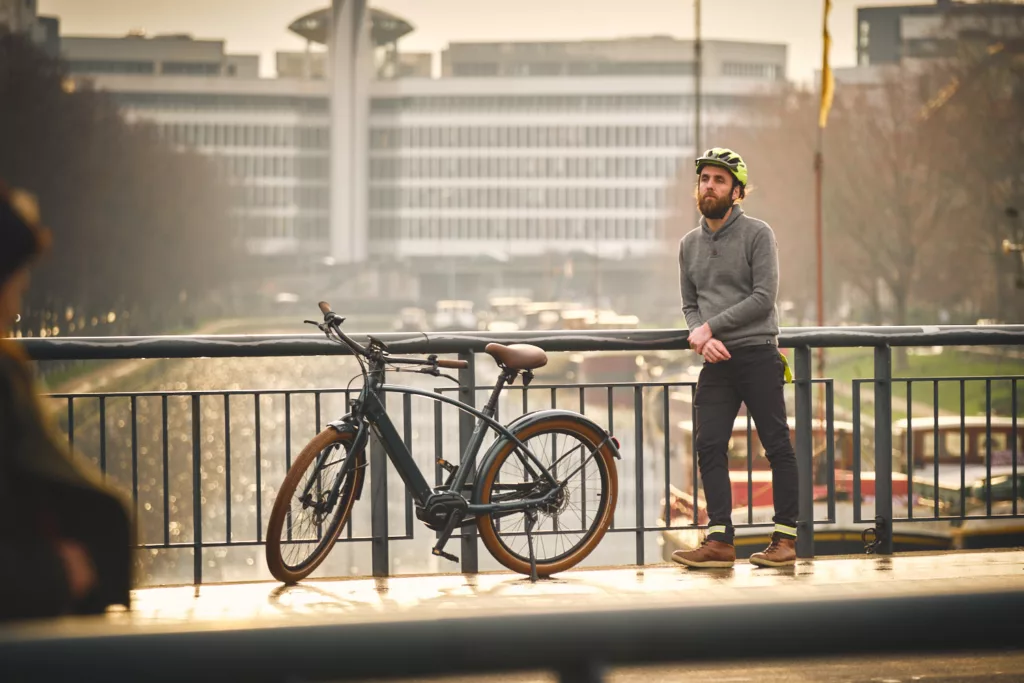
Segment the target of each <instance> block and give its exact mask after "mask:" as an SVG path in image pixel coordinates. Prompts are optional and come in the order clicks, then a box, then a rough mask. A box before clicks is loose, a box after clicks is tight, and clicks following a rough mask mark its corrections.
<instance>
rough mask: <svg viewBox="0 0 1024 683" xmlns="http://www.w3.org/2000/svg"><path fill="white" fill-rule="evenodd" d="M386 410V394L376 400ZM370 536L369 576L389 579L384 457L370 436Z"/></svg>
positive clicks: (374, 439)
mask: <svg viewBox="0 0 1024 683" xmlns="http://www.w3.org/2000/svg"><path fill="white" fill-rule="evenodd" d="M377 398H378V399H379V400H380V403H381V405H382V406H383V407H384V409H385V410H387V394H385V393H384V392H383V391H382V392H380V393H379V394H378V396H377ZM370 535H371V536H372V537H373V541H372V543H371V548H372V553H373V558H372V565H373V575H374V576H390V574H391V557H390V553H389V550H390V549H389V547H388V543H389V541H388V457H387V454H386V453H385V451H384V444H382V443H381V442H380V439H378V438H377V436H376V435H375V434H373V432H372V431H371V432H370Z"/></svg>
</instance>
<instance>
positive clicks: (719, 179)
mask: <svg viewBox="0 0 1024 683" xmlns="http://www.w3.org/2000/svg"><path fill="white" fill-rule="evenodd" d="M739 194H740V191H739V187H736V188H733V177H732V174H731V173H729V171H727V170H725V169H724V168H722V167H720V166H711V165H707V166H704V168H702V169H700V178H699V179H698V180H697V208H698V209H699V210H700V212H701V214H702V215H703V216H704V217H705V218H711V219H712V220H716V219H721V218H725V214H727V213H729V209H730V208H731V207H732V205H733V202H735V201H736V200H737V199H738V198H739Z"/></svg>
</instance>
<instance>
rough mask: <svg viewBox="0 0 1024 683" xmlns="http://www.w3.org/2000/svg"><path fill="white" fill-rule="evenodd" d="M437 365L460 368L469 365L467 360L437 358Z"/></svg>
mask: <svg viewBox="0 0 1024 683" xmlns="http://www.w3.org/2000/svg"><path fill="white" fill-rule="evenodd" d="M437 367H439V368H454V369H457V370H462V369H465V368H468V367H469V361H467V360H444V359H443V358H439V359H438V361H437Z"/></svg>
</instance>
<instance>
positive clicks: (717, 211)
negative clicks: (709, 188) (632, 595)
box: [697, 194, 732, 220]
mask: <svg viewBox="0 0 1024 683" xmlns="http://www.w3.org/2000/svg"><path fill="white" fill-rule="evenodd" d="M697 208H698V209H699V210H700V212H701V214H702V215H703V216H704V217H705V218H710V219H711V220H720V219H722V218H725V214H727V213H729V209H730V208H732V196H731V194H729V195H726V196H724V197H720V198H715V197H714V196H711V195H704V196H703V197H701V198H700V201H699V202H697Z"/></svg>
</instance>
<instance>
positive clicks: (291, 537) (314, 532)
mask: <svg viewBox="0 0 1024 683" xmlns="http://www.w3.org/2000/svg"><path fill="white" fill-rule="evenodd" d="M353 438H354V435H353V434H351V433H350V432H339V431H337V430H335V429H333V428H330V427H328V428H327V429H325V430H324V431H322V432H320V433H319V434H317V435H316V437H314V438H313V440H312V441H310V442H309V444H308V445H307V446H306V447H305V448H303V449H302V452H301V453H299V455H298V457H297V458H296V459H295V462H294V463H293V464H292V466H291V469H289V470H288V474H287V475H286V476H285V478H284V482H283V483H282V484H281V488H280V490H278V492H277V498H276V499H275V500H274V508H273V510H272V511H271V513H270V522H269V523H268V525H267V567H268V568H269V569H270V573H271V574H273V575H274V578H275V579H277V580H278V581H282V582H284V583H289V584H291V583H296V582H298V581H301V580H302V579H304V578H306V577H307V576H309V575H310V574H312V573H313V570H315V569H316V568H317V567H319V566H320V564H321V563H322V562H323V561H324V560H325V559H327V555H328V554H329V553H330V552H331V548H333V547H334V544H335V543H336V542H337V540H338V534H339V533H341V529H342V527H343V526H344V525H345V522H346V521H347V520H348V517H349V515H350V514H351V512H352V505H353V504H354V503H355V496H356V492H357V491H358V490H359V488H360V484H361V483H362V478H363V473H364V471H365V468H364V467H363V465H364V464H365V459H364V458H363V454H362V453H359V454H357V457H356V458H355V463H354V464H355V469H354V470H351V471H349V473H348V474H346V475H345V479H344V480H343V481H342V482H341V488H340V490H339V491H338V500H337V501H336V502H335V504H334V505H333V506H332V507H331V508H330V509H327V507H326V500H327V497H328V494H329V493H330V490H331V486H332V485H333V484H334V479H335V477H336V476H337V475H338V472H339V471H340V470H341V466H342V463H344V462H345V459H346V457H347V456H348V453H349V450H350V448H351V446H352V440H353ZM321 454H323V455H324V457H323V458H320V457H319V456H320V455H321ZM318 462H319V465H318ZM310 481H312V485H311V486H310V487H309V494H308V495H306V496H303V492H304V491H305V490H306V484H307V482H310Z"/></svg>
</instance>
